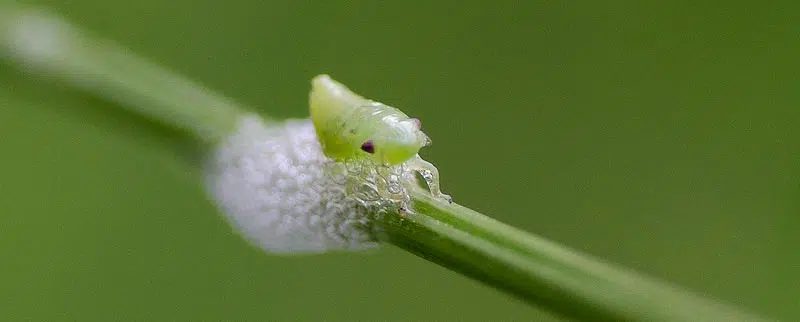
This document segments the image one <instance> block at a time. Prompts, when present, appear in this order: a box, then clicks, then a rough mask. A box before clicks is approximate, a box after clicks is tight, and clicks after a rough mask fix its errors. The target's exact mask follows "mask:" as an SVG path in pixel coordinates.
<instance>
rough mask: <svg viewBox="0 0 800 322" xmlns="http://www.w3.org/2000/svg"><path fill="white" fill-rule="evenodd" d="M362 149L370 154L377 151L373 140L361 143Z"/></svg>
mask: <svg viewBox="0 0 800 322" xmlns="http://www.w3.org/2000/svg"><path fill="white" fill-rule="evenodd" d="M361 150H363V151H364V152H367V153H369V154H372V153H375V144H373V143H372V140H366V141H364V143H361Z"/></svg>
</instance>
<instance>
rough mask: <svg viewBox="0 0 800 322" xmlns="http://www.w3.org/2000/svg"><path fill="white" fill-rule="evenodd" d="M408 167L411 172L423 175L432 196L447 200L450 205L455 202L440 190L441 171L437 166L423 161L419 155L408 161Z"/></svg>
mask: <svg viewBox="0 0 800 322" xmlns="http://www.w3.org/2000/svg"><path fill="white" fill-rule="evenodd" d="M408 166H409V167H410V169H411V170H413V171H417V172H419V174H420V175H422V178H423V179H425V184H427V185H428V190H430V192H431V195H433V196H434V197H436V198H441V199H444V200H447V202H449V203H452V202H453V198H451V197H450V196H448V195H446V194H443V193H442V191H441V190H439V169H437V168H436V166H434V165H433V164H431V163H430V162H428V161H425V160H423V159H422V158H421V157H420V156H419V155H416V156H414V157H413V158H411V160H409V161H408Z"/></svg>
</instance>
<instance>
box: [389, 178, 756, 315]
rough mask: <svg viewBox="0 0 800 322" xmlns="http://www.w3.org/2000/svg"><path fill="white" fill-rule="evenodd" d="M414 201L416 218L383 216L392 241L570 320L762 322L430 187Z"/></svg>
mask: <svg viewBox="0 0 800 322" xmlns="http://www.w3.org/2000/svg"><path fill="white" fill-rule="evenodd" d="M412 200H413V202H414V209H415V211H416V213H414V214H409V215H406V216H402V217H400V216H385V217H383V225H384V228H385V229H386V234H387V236H386V238H387V239H388V241H389V242H391V243H393V244H395V245H397V246H399V247H401V248H403V249H405V250H407V251H409V252H411V253H414V254H416V255H418V256H420V257H422V258H425V259H427V260H430V261H432V262H435V263H437V264H439V265H442V266H445V267H447V268H450V269H452V270H454V271H458V272H460V273H462V274H464V275H467V276H470V277H472V278H474V279H477V280H479V281H482V282H484V283H486V284H488V285H490V286H493V287H496V288H498V289H500V290H502V291H505V292H507V293H510V294H512V295H515V296H516V297H518V298H519V299H521V300H523V301H525V302H527V303H530V304H533V305H537V306H540V307H542V308H545V309H548V310H550V311H552V312H554V313H557V314H559V315H561V316H563V317H568V318H573V319H578V320H591V321H759V320H761V318H759V317H756V316H754V315H750V314H748V313H746V312H743V311H741V310H738V309H736V308H733V307H729V306H726V305H723V304H721V303H719V302H716V301H714V300H711V299H707V298H703V297H700V296H697V295H694V294H692V293H689V292H687V291H684V290H681V289H678V288H676V287H674V286H672V285H668V284H666V283H662V282H658V281H656V280H654V279H651V278H648V277H644V276H641V275H638V274H636V273H634V272H631V271H628V270H625V269H622V268H615V267H613V266H611V265H609V264H606V263H603V262H601V261H598V260H595V259H592V258H590V257H589V256H586V255H583V254H580V253H578V252H576V251H574V250H571V249H568V248H566V247H564V246H561V245H558V244H556V243H553V242H550V241H547V240H545V239H543V238H539V237H536V236H534V235H531V234H529V233H526V232H524V231H522V230H519V229H516V228H514V227H511V226H508V225H506V224H503V223H501V222H499V221H496V220H494V219H491V218H489V217H487V216H485V215H482V214H480V213H478V212H475V211H473V210H471V209H469V208H466V207H463V206H460V205H457V204H449V203H447V202H445V201H442V200H439V199H436V198H433V197H431V196H430V194H429V193H428V192H427V191H425V190H424V189H419V188H415V189H413V193H412Z"/></svg>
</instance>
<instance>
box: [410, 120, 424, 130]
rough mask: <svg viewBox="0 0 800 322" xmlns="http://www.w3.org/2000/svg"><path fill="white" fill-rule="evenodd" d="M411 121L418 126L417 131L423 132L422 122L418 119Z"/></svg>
mask: <svg viewBox="0 0 800 322" xmlns="http://www.w3.org/2000/svg"><path fill="white" fill-rule="evenodd" d="M411 121H412V122H414V125H416V126H417V129H420V130H422V121H420V120H419V119H418V118H412V119H411Z"/></svg>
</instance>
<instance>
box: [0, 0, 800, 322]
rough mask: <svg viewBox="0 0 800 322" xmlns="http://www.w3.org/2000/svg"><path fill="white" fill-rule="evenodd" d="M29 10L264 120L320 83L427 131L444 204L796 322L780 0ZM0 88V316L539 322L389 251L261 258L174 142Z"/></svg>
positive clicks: (36, 86) (789, 127) (793, 188)
mask: <svg viewBox="0 0 800 322" xmlns="http://www.w3.org/2000/svg"><path fill="white" fill-rule="evenodd" d="M37 3H40V4H45V5H48V6H52V7H53V8H55V9H57V10H58V11H59V12H61V13H63V14H65V15H66V16H68V17H70V18H72V19H74V20H75V21H76V22H79V23H81V24H83V25H84V26H86V27H88V28H89V29H91V30H93V31H95V32H96V33H97V34H99V35H102V36H105V37H108V38H112V39H115V40H117V41H119V42H121V43H123V44H125V45H126V46H128V47H130V48H131V49H133V50H135V51H137V52H139V53H141V54H143V55H144V56H146V57H149V58H152V59H153V60H155V61H157V62H159V63H161V64H163V65H164V66H168V67H170V68H172V69H174V70H176V71H178V72H180V73H183V74H186V75H188V76H190V77H191V78H193V79H196V80H199V81H201V82H202V83H204V84H206V85H208V87H210V88H213V89H215V90H218V91H219V92H221V93H224V94H225V95H228V96H230V97H233V98H235V99H236V100H238V101H239V102H241V103H243V104H246V105H248V106H251V107H253V108H256V109H259V110H261V111H263V112H265V113H267V114H269V115H271V116H274V117H277V118H299V117H306V116H307V91H308V88H309V79H310V78H311V77H312V76H314V75H316V74H319V73H330V74H332V75H333V76H334V77H335V78H337V79H339V80H341V81H342V82H344V83H345V84H348V85H349V86H351V87H352V88H354V89H355V90H357V91H359V92H361V93H363V94H365V95H367V96H369V97H372V98H375V99H379V100H382V101H384V102H386V103H389V104H392V105H395V106H398V107H401V108H402V109H404V110H405V111H406V112H408V113H409V114H411V115H414V116H418V117H420V118H421V119H422V120H423V122H424V125H425V129H426V132H427V133H428V134H429V135H430V136H431V137H432V138H433V141H434V145H433V146H432V147H430V148H427V149H425V150H424V151H423V153H422V154H423V156H424V157H426V158H427V159H430V160H432V161H433V162H434V163H436V164H437V166H438V167H439V169H440V170H441V172H442V175H443V179H442V184H443V187H444V190H445V192H447V193H450V194H452V195H453V196H454V197H455V199H456V201H458V202H460V203H462V204H464V205H467V206H469V207H472V208H474V209H476V210H479V211H482V212H484V213H486V214H487V215H490V216H492V217H495V218H497V219H500V220H502V221H505V222H507V223H510V224H513V225H516V226H519V227H521V228H524V229H526V230H528V231H531V232H534V233H537V234H539V235H542V236H544V237H547V238H550V239H553V240H556V241H558V242H561V243H564V244H566V245H569V246H571V247H574V248H576V249H579V250H582V251H585V252H588V253H590V254H593V255H596V256H599V257H602V258H606V259H608V260H609V261H612V262H615V263H619V264H623V265H625V266H628V267H631V268H634V269H637V270H640V271H643V272H646V273H648V274H651V275H653V276H657V277H660V278H663V279H666V280H668V281H672V282H674V283H677V284H680V285H683V286H686V287H688V288H690V289H693V290H696V291H698V292H700V293H704V294H708V295H711V296H715V297H718V298H721V299H723V300H726V301H729V302H732V303H734V304H737V305H740V306H743V307H746V308H749V309H752V310H754V311H756V312H761V313H764V314H767V315H769V316H772V317H776V318H782V319H784V320H797V319H800V289H798V286H799V285H800V278H798V277H800V274H798V269H800V265H799V264H800V254H798V252H797V251H796V248H795V246H794V245H797V244H798V241H800V240H798V238H797V235H798V234H797V229H798V226H799V224H800V221H798V220H797V219H796V217H797V215H798V214H799V213H800V211H799V210H800V204H798V195H799V194H800V189H799V188H800V181H799V179H800V162H798V161H800V147H798V144H797V138H798V137H799V136H800V129H798V126H797V124H798V121H800V111H798V106H800V91H798V76H799V75H798V71H799V70H800V69H799V68H798V67H800V66H799V65H798V63H797V61H798V57H800V28H799V27H798V24H797V21H796V18H797V12H800V11H798V9H800V5H798V3H797V2H788V1H786V2H769V1H767V2H759V3H753V2H748V1H734V2H726V3H725V4H722V5H720V4H716V5H712V4H702V3H694V2H691V1H678V2H663V3H660V4H654V3H639V2H635V1H609V2H606V3H602V4H600V3H594V2H580V3H578V2H576V3H565V2H563V1H548V2H536V1H531V2H506V1H489V2H487V1H448V2H427V1H395V2H390V3H380V4H379V3H378V2H374V1H366V0H361V1H335V2H333V1H330V2H328V1H313V2H312V1H281V2H276V1H255V0H229V1H226V2H220V1H206V0H172V1H162V0H138V1H106V0H88V1H87V0H83V1H39V2H37ZM793 20H794V21H793ZM0 82H1V83H2V86H0V107H1V108H0V151H2V152H1V153H2V158H1V159H0V211H2V216H0V254H1V255H2V258H3V259H2V264H1V265H0V319H2V320H4V321H22V320H30V321H115V320H126V321H273V320H279V321H319V320H322V321H433V320H436V321H487V320H497V321H531V320H550V319H553V317H552V316H550V315H549V314H548V313H545V312H543V311H539V310H536V309H532V308H529V307H527V306H525V305H523V304H521V303H520V302H517V301H516V300H514V299H512V298H509V297H507V296H505V295H504V294H501V293H499V292H497V291H495V290H493V289H491V288H488V287H485V286H483V285H481V284H478V283H476V282H473V281H471V280H468V279H466V278H464V277H462V276H459V275H457V274H455V273H452V272H449V271H447V270H445V269H443V268H440V267H437V266H435V265H433V264H431V263H428V262H425V261H423V260H421V259H419V258H416V257H414V256H412V255H409V254H407V253H405V252H403V251H401V250H398V249H396V248H394V247H390V246H388V247H385V248H383V249H381V250H379V251H375V252H368V253H355V254H328V255H320V256H304V257H289V258H286V257H277V256H271V255H267V254H264V253H262V252H260V251H258V250H257V249H255V248H253V247H250V246H249V245H248V244H246V243H245V242H244V241H243V240H242V239H240V238H239V237H238V236H237V235H236V234H234V233H232V232H231V230H230V228H229V227H228V226H227V223H226V222H225V221H224V220H223V219H222V218H221V217H220V216H218V214H217V213H216V211H215V208H214V207H213V206H212V205H211V204H209V203H208V202H206V201H205V195H204V191H203V189H202V187H201V186H199V184H198V181H197V180H196V178H195V177H194V174H193V173H191V172H190V171H189V170H187V169H186V167H185V166H184V165H183V163H182V161H181V159H180V158H179V157H178V156H176V155H175V154H172V153H168V152H169V151H170V150H169V149H170V148H171V147H172V145H171V143H170V142H171V141H169V140H164V139H165V138H169V139H174V138H175V136H174V134H173V133H170V132H168V131H164V130H162V129H159V128H157V127H155V126H153V125H151V124H149V123H147V122H144V121H141V120H140V119H137V118H131V117H130V115H129V114H126V113H122V112H119V111H118V110H117V109H116V108H115V107H114V105H113V104H110V103H106V102H104V101H101V100H98V99H96V98H92V97H90V96H89V95H86V94H80V93H74V92H72V91H69V90H66V89H62V88H59V87H58V86H52V85H48V84H41V83H37V82H34V81H31V80H29V79H27V78H25V77H22V76H20V75H19V74H17V73H15V72H13V71H11V70H10V69H9V68H8V66H6V65H3V66H2V69H0ZM143 127H144V128H146V129H148V131H142V128H143Z"/></svg>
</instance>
